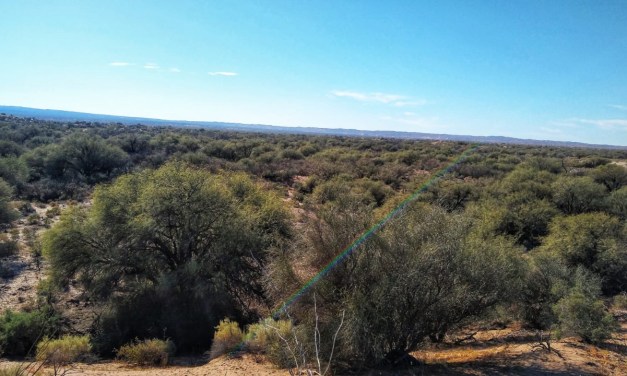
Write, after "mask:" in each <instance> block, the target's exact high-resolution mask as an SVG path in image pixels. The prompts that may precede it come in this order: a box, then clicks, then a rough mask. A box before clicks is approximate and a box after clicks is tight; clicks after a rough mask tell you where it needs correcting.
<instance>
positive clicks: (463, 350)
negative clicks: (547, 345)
mask: <svg viewBox="0 0 627 376" xmlns="http://www.w3.org/2000/svg"><path fill="white" fill-rule="evenodd" d="M617 315H618V317H619V320H620V323H621V330H620V331H619V332H618V333H616V334H614V335H613V337H612V339H610V340H608V341H605V342H604V343H603V344H602V345H599V346H593V345H589V344H585V343H582V342H581V341H579V340H577V339H575V338H566V339H563V340H560V341H553V342H552V343H551V347H552V349H553V350H554V351H552V352H548V351H547V350H546V349H544V348H540V347H539V346H538V341H537V340H536V338H537V337H536V335H535V334H534V333H532V332H529V331H525V330H521V329H520V328H513V329H512V328H506V329H502V330H486V331H482V332H479V333H477V334H476V335H475V336H474V341H472V342H469V343H467V344H466V345H463V346H451V347H449V348H433V349H428V350H420V351H416V352H415V353H413V354H412V355H413V356H414V357H415V358H416V359H417V360H419V361H420V362H423V363H424V366H423V370H424V367H425V366H427V367H428V366H432V368H431V371H433V374H452V375H466V374H467V375H507V374H515V375H545V374H547V375H615V376H619V375H627V320H625V317H626V315H625V312H618V313H617ZM440 371H441V372H444V373H440Z"/></svg>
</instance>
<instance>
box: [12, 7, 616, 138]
mask: <svg viewBox="0 0 627 376" xmlns="http://www.w3.org/2000/svg"><path fill="white" fill-rule="evenodd" d="M0 14H1V15H2V21H1V22H0V47H1V48H2V58H1V59H0V104H3V105H19V106H29V107H38V108H53V109H63V110H71V111H85V112H93V113H106V114H115V115H129V116H144V117H156V118H164V119H182V120H207V121H229V122H242V123H262V124H274V125H289V126H317V127H329V128H356V129H368V130H400V131H417V132H434V133H450V134H472V135H504V136H513V137H522V138H534V139H553V140H569V141H582V142H590V143H608V144H618V145H627V1H625V0H618V1H576V0H569V1H557V0H552V1H533V0H527V1H469V0H466V1H461V0H460V1H418V0H413V1H397V0H389V1H384V0H380V1H364V0H359V1H358V0H354V1H348V0H335V1H330V0H317V1H307V0H289V1H279V0H273V1H235V0H230V1H221V0H207V1H180V0H179V1H141V0H134V1H112V0H107V1H78V0H75V1H57V0H48V1H28V0H21V1H10V0H0Z"/></svg>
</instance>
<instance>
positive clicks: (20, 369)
mask: <svg viewBox="0 0 627 376" xmlns="http://www.w3.org/2000/svg"><path fill="white" fill-rule="evenodd" d="M30 375H31V373H30V372H28V368H27V367H25V366H24V365H22V364H16V365H12V366H8V367H3V368H0V376H30Z"/></svg>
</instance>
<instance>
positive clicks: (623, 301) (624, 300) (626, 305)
mask: <svg viewBox="0 0 627 376" xmlns="http://www.w3.org/2000/svg"><path fill="white" fill-rule="evenodd" d="M612 305H613V306H614V307H615V308H618V309H625V310H627V293H625V292H623V293H621V294H618V295H616V296H615V297H614V301H613V304H612Z"/></svg>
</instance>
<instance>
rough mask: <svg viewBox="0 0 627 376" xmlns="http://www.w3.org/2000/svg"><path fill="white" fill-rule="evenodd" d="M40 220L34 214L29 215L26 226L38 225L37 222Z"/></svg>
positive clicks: (37, 215)
mask: <svg viewBox="0 0 627 376" xmlns="http://www.w3.org/2000/svg"><path fill="white" fill-rule="evenodd" d="M40 219H41V218H40V217H39V214H37V213H35V214H31V215H29V216H28V217H27V218H26V224H28V225H31V226H33V225H38V224H39V220H40Z"/></svg>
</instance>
